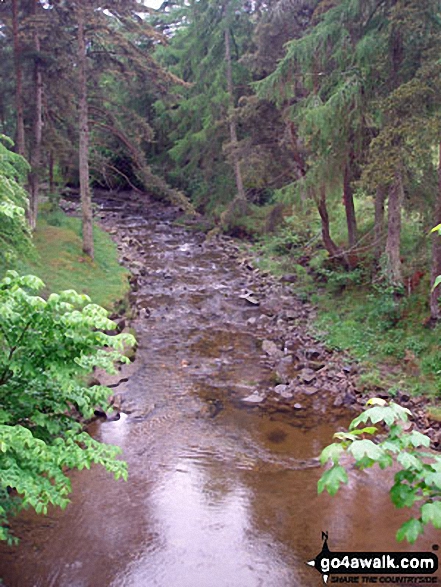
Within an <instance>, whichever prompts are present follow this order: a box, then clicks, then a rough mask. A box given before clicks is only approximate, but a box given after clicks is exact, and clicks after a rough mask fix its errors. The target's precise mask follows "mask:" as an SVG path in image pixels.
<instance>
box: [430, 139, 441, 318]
mask: <svg viewBox="0 0 441 587" xmlns="http://www.w3.org/2000/svg"><path fill="white" fill-rule="evenodd" d="M438 224H441V144H440V147H439V160H438V193H437V198H436V203H435V217H434V219H433V225H434V226H438ZM438 275H441V236H440V235H439V234H437V233H435V234H434V235H432V265H431V270H430V285H431V288H432V287H433V284H434V283H435V279H436V278H437V277H438ZM440 295H441V286H439V285H438V286H437V287H435V289H433V290H432V289H431V292H430V319H431V320H432V321H438V320H439V318H440V307H439V303H438V298H439V297H440Z"/></svg>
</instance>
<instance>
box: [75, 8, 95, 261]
mask: <svg viewBox="0 0 441 587" xmlns="http://www.w3.org/2000/svg"><path fill="white" fill-rule="evenodd" d="M77 18H78V71H79V90H80V99H79V131H80V132H79V134H80V140H79V167H80V198H81V211H82V228H83V253H84V254H85V255H88V256H89V257H90V258H91V259H93V255H94V250H93V215H92V198H91V193H90V185H89V121H88V108H87V71H86V68H87V51H86V41H85V38H84V11H83V7H82V6H79V7H77Z"/></svg>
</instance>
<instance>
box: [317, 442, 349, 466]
mask: <svg viewBox="0 0 441 587" xmlns="http://www.w3.org/2000/svg"><path fill="white" fill-rule="evenodd" d="M343 452H344V448H343V446H342V445H341V444H339V443H338V442H334V443H333V444H330V445H329V446H327V447H326V448H324V449H323V450H322V453H321V455H320V463H321V464H322V465H324V464H325V463H327V462H328V461H332V462H333V463H334V464H337V463H338V461H339V459H340V456H341V454H342V453H343Z"/></svg>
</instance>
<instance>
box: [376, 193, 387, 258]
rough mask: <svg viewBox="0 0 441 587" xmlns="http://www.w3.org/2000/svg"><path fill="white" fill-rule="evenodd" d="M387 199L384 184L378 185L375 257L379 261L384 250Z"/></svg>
mask: <svg viewBox="0 0 441 587" xmlns="http://www.w3.org/2000/svg"><path fill="white" fill-rule="evenodd" d="M385 201H386V190H385V189H384V186H378V187H377V192H376V194H375V204H374V206H375V221H374V222H375V224H374V259H375V262H376V263H378V262H379V260H380V257H381V253H382V252H383V243H382V241H383V237H384V202H385Z"/></svg>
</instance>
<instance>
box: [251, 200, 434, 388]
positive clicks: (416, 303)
mask: <svg viewBox="0 0 441 587" xmlns="http://www.w3.org/2000/svg"><path fill="white" fill-rule="evenodd" d="M356 205H357V202H356ZM358 206H362V207H363V210H361V209H360V207H358V210H357V212H358V216H359V217H363V216H364V215H363V214H362V212H366V210H364V208H365V207H366V203H365V202H363V203H362V204H361V203H360V202H359V203H358ZM294 208H295V207H294ZM294 208H293V209H294ZM332 213H333V216H334V222H333V224H332V229H333V237H334V238H335V240H336V242H337V244H340V245H342V246H343V245H344V243H345V239H346V234H345V222H344V218H343V217H342V214H340V215H339V214H336V213H335V211H334V210H333V212H332ZM366 216H367V217H371V214H366ZM302 219H303V220H302ZM415 226H417V228H418V230H416V228H415ZM371 230H372V227H371V226H370V225H369V224H368V223H366V224H365V225H362V226H361V227H360V226H359V233H360V237H361V241H362V242H364V243H368V242H369V235H370V231H371ZM426 234H427V231H425V230H424V227H423V226H422V223H421V220H420V219H416V218H414V217H411V216H407V217H405V218H404V219H403V234H402V254H403V258H404V259H405V263H404V266H403V274H404V275H405V276H406V275H411V274H412V273H413V272H414V271H415V270H422V271H423V272H424V271H425V275H424V277H423V279H422V280H421V282H420V283H419V284H418V285H417V287H416V288H415V289H414V291H412V292H410V295H409V292H406V291H404V290H403V292H402V295H401V296H397V295H396V293H394V292H392V291H390V290H389V289H388V288H387V287H386V286H385V285H384V281H383V280H382V279H381V272H380V274H378V272H377V273H375V272H374V271H373V270H372V256H369V255H371V254H372V253H371V251H369V249H368V247H366V252H365V253H364V256H363V257H362V258H361V262H360V263H359V265H358V267H357V268H356V269H355V270H352V271H347V270H345V269H344V268H343V267H341V266H338V265H336V264H332V263H331V262H330V260H329V256H328V254H327V252H326V251H324V250H323V247H322V245H321V235H320V225H319V222H318V221H317V218H316V219H315V220H311V216H310V211H308V214H304V213H303V212H302V210H299V209H298V208H297V209H296V213H295V215H294V214H293V215H292V216H288V217H285V221H284V223H283V225H282V226H280V227H279V230H278V231H277V233H275V234H270V235H268V234H267V235H264V236H262V237H261V238H260V239H259V241H258V243H257V244H256V245H255V247H254V249H255V253H256V256H257V259H258V265H259V267H260V268H261V269H263V270H266V271H269V272H271V273H273V274H275V275H279V276H281V275H283V274H286V273H289V274H294V275H296V278H297V279H296V282H295V284H294V286H293V291H294V292H295V293H296V294H297V295H298V296H299V297H300V298H302V299H304V300H305V301H306V300H307V301H310V302H312V303H313V304H314V305H315V306H316V308H317V317H316V319H315V321H314V323H313V325H312V329H313V333H314V335H315V336H316V337H317V338H319V339H321V340H323V341H324V342H325V343H326V344H327V346H329V347H330V348H333V349H338V350H345V351H347V352H349V354H350V355H352V356H353V357H354V359H356V360H357V361H359V362H360V369H359V372H360V373H361V375H360V381H359V387H361V388H362V389H365V390H369V389H384V390H388V391H389V393H390V395H392V396H393V395H394V394H396V393H397V392H398V390H404V389H406V390H407V391H409V392H411V393H415V394H424V395H430V396H439V395H441V378H440V377H439V374H440V373H441V349H440V345H439V342H440V340H441V326H437V327H435V328H433V329H430V328H428V327H426V325H425V322H426V319H427V318H428V316H429V309H428V299H429V275H428V273H429V272H428V269H427V263H428V248H429V245H430V243H429V239H427V237H426Z"/></svg>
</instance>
